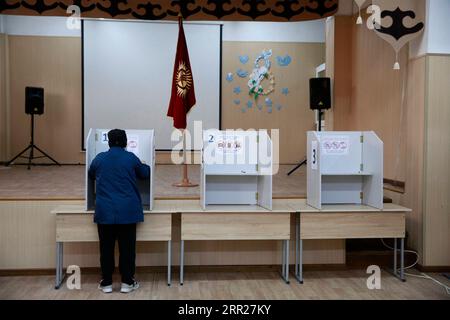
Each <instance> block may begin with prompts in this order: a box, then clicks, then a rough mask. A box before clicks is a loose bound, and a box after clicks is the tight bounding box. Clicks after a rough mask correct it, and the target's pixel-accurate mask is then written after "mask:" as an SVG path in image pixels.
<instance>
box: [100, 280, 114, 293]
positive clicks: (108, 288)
mask: <svg viewBox="0 0 450 320" xmlns="http://www.w3.org/2000/svg"><path fill="white" fill-rule="evenodd" d="M98 289H99V290H102V292H103V293H111V292H112V291H113V286H112V284H110V285H109V286H103V285H102V281H100V283H99V284H98Z"/></svg>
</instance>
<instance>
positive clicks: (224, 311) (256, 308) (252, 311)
mask: <svg viewBox="0 0 450 320" xmlns="http://www.w3.org/2000/svg"><path fill="white" fill-rule="evenodd" d="M270 308H271V305H264V304H262V305H259V304H223V305H222V306H220V308H217V307H212V306H211V307H209V306H190V305H188V304H186V305H184V306H180V307H178V315H192V316H203V317H205V318H209V317H211V316H214V315H217V314H220V315H225V316H226V315H230V316H231V315H261V316H266V315H269V314H270V312H271V310H270Z"/></svg>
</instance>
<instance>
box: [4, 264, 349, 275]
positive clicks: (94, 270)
mask: <svg viewBox="0 0 450 320" xmlns="http://www.w3.org/2000/svg"><path fill="white" fill-rule="evenodd" d="M289 268H290V270H291V272H293V271H294V265H291V266H290V267H289ZM280 269H281V266H280V265H244V266H185V267H184V271H185V272H190V273H205V272H219V273H220V272H277V271H280ZM351 269H354V268H353V267H349V266H347V265H345V264H311V265H304V266H303V270H305V271H344V270H351ZM166 271H167V267H166V266H138V267H136V273H165V272H166ZM179 271H180V267H179V266H172V273H175V274H178V273H179ZM116 272H117V271H116ZM81 273H82V274H100V268H99V267H85V268H81ZM53 275H55V269H19V270H13V269H5V270H0V277H16V276H53Z"/></svg>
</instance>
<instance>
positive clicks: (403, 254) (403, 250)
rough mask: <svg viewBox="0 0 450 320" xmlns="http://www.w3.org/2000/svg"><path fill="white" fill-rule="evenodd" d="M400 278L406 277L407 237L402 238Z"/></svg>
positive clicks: (403, 279)
mask: <svg viewBox="0 0 450 320" xmlns="http://www.w3.org/2000/svg"><path fill="white" fill-rule="evenodd" d="M400 280H402V281H406V279H405V238H401V239H400Z"/></svg>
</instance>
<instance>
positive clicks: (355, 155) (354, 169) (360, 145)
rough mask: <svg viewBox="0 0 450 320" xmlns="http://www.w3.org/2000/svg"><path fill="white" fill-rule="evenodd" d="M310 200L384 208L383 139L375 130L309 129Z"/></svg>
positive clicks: (317, 204) (318, 203)
mask: <svg viewBox="0 0 450 320" xmlns="http://www.w3.org/2000/svg"><path fill="white" fill-rule="evenodd" d="M307 140H308V141H307V148H308V150H307V160H308V161H307V166H308V168H307V203H308V204H309V205H310V206H313V207H315V208H317V209H321V208H322V205H323V204H365V205H369V206H372V207H375V208H377V209H382V208H383V142H382V141H381V140H380V139H379V138H378V136H377V135H376V134H375V133H374V132H316V131H310V132H308V139H307Z"/></svg>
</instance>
